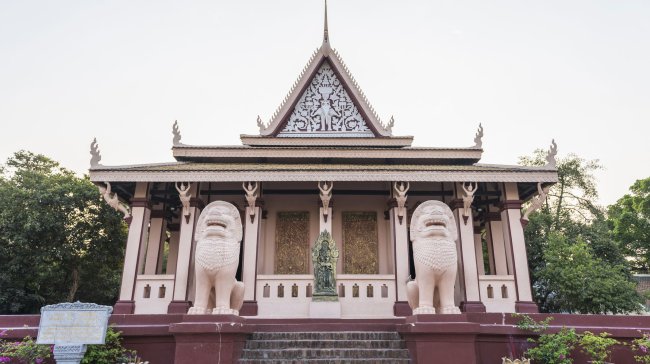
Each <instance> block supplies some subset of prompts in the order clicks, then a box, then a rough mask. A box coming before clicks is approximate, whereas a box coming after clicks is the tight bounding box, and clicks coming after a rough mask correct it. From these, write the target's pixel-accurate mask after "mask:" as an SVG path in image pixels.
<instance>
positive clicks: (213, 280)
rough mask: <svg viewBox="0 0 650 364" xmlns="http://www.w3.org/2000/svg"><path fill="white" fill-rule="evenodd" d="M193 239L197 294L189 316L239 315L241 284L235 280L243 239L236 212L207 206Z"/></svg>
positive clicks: (218, 205) (232, 208)
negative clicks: (194, 244) (194, 242)
mask: <svg viewBox="0 0 650 364" xmlns="http://www.w3.org/2000/svg"><path fill="white" fill-rule="evenodd" d="M194 237H195V239H196V253H195V258H194V259H195V264H194V266H195V273H196V278H195V281H196V294H195V302H194V307H192V308H190V309H189V311H188V314H190V315H203V314H210V313H212V314H215V315H239V310H240V308H241V306H242V304H243V302H244V283H242V282H237V281H236V280H235V273H236V272H237V266H238V265H239V250H240V243H241V239H242V223H241V217H240V215H239V211H238V210H237V208H236V207H235V206H233V205H232V204H230V203H228V202H225V201H214V202H212V203H210V204H209V205H207V206H206V207H205V209H203V211H202V212H201V216H199V220H198V222H197V225H196V233H195V235H194ZM213 288H214V296H212V295H211V292H212V289H213Z"/></svg>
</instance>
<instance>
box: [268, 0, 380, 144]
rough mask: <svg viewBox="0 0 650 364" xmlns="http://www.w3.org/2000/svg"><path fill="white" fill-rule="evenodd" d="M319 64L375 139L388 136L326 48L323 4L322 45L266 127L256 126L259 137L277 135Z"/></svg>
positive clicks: (335, 56)
mask: <svg viewBox="0 0 650 364" xmlns="http://www.w3.org/2000/svg"><path fill="white" fill-rule="evenodd" d="M323 62H328V63H329V65H330V66H331V67H332V70H333V71H334V73H335V74H336V76H337V77H338V78H339V80H340V81H341V84H342V85H343V87H344V88H345V90H346V91H347V92H348V95H349V96H350V98H351V99H352V102H353V103H354V104H355V106H356V107H357V108H358V109H359V112H360V113H361V115H362V116H363V118H364V120H365V121H366V123H367V124H368V127H369V128H370V129H371V131H372V133H373V134H374V136H375V137H389V136H391V135H392V124H391V125H384V124H383V123H382V122H381V119H380V118H379V116H378V115H377V112H376V111H375V109H374V108H373V107H372V105H370V102H369V101H368V98H367V97H366V95H365V94H364V93H363V91H362V90H361V87H359V84H358V83H357V81H356V80H355V79H354V77H353V76H352V73H351V72H350V70H349V69H348V67H347V66H346V65H345V62H343V59H342V58H341V56H340V55H339V53H338V52H337V51H336V50H335V49H333V48H331V47H330V41H329V31H328V28H327V4H326V5H325V25H324V30H323V43H322V44H321V46H320V47H319V48H318V49H317V50H316V51H315V52H314V53H313V54H312V56H311V57H310V58H309V61H307V65H306V66H305V68H303V70H302V72H300V74H299V75H298V79H297V80H296V81H295V82H294V84H293V86H292V87H291V89H290V90H289V93H288V94H287V96H286V97H285V98H284V100H283V101H282V103H280V106H279V107H278V108H277V109H276V111H275V113H273V116H272V117H271V120H270V121H269V123H268V125H263V124H262V125H260V123H259V121H258V126H259V127H260V135H262V136H277V135H278V134H279V133H280V131H281V130H282V128H283V127H284V125H285V124H286V122H287V120H288V119H289V117H290V116H291V113H292V112H293V110H294V108H295V107H296V105H297V103H298V101H299V100H300V97H301V96H302V94H303V92H305V90H306V89H307V87H308V86H309V84H310V82H311V80H312V78H314V77H315V76H316V73H317V72H318V70H319V69H320V67H321V65H322V64H323Z"/></svg>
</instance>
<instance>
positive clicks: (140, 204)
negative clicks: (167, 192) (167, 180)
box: [113, 182, 151, 314]
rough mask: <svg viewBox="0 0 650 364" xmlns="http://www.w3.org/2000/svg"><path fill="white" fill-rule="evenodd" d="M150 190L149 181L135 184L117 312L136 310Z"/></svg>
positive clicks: (147, 225)
mask: <svg viewBox="0 0 650 364" xmlns="http://www.w3.org/2000/svg"><path fill="white" fill-rule="evenodd" d="M148 190H149V185H148V183H146V182H138V183H137V184H136V186H135V193H134V195H133V198H132V199H131V221H130V223H129V236H128V238H127V241H126V251H125V254H124V268H123V270H122V285H121V287H120V298H119V300H118V301H117V302H116V303H115V306H114V308H113V313H115V314H132V313H133V312H135V301H134V299H133V294H134V290H135V279H136V276H137V274H138V271H137V269H138V257H139V256H140V250H141V248H142V247H143V245H144V244H145V242H146V239H147V231H148V228H149V215H150V212H151V206H150V204H149V200H148V199H147V194H148Z"/></svg>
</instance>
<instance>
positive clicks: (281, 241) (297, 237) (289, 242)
mask: <svg viewBox="0 0 650 364" xmlns="http://www.w3.org/2000/svg"><path fill="white" fill-rule="evenodd" d="M275 274H309V212H307V211H297V212H294V211H291V212H278V215H277V220H276V223H275Z"/></svg>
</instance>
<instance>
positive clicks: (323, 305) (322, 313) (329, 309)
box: [309, 301, 341, 318]
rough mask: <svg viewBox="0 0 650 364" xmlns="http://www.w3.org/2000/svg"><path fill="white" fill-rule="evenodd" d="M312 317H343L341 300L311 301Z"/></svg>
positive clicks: (310, 311)
mask: <svg viewBox="0 0 650 364" xmlns="http://www.w3.org/2000/svg"><path fill="white" fill-rule="evenodd" d="M309 317H310V318H341V302H339V301H311V302H310V303H309Z"/></svg>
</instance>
